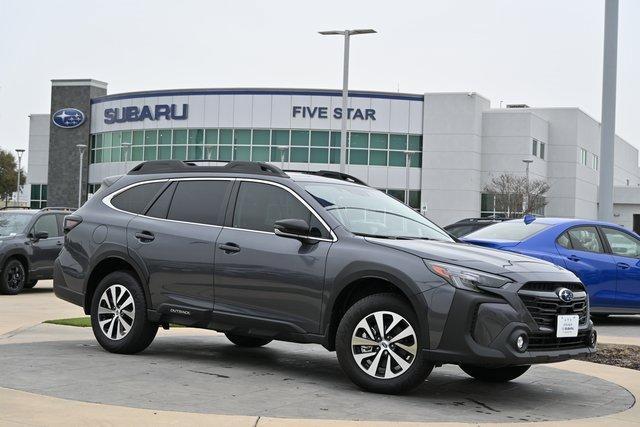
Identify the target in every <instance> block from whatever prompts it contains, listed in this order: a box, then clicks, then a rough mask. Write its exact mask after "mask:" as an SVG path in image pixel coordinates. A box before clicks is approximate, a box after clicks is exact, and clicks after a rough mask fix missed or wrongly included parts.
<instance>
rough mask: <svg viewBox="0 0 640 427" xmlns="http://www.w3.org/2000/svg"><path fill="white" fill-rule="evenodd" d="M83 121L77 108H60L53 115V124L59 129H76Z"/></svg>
mask: <svg viewBox="0 0 640 427" xmlns="http://www.w3.org/2000/svg"><path fill="white" fill-rule="evenodd" d="M84 119H85V116H84V113H83V112H82V111H80V110H78V109H77V108H62V109H60V110H58V111H56V112H55V113H53V124H54V125H56V126H58V127H60V128H67V129H71V128H77V127H78V126H80V125H81V124H83V123H84Z"/></svg>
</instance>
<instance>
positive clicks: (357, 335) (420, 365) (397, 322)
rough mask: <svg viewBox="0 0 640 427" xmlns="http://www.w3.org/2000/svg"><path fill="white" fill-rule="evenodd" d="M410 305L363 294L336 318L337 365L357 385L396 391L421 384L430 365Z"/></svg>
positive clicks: (389, 296) (384, 296)
mask: <svg viewBox="0 0 640 427" xmlns="http://www.w3.org/2000/svg"><path fill="white" fill-rule="evenodd" d="M420 332H421V331H420V326H419V323H418V320H417V318H416V315H415V313H414V312H413V310H412V308H411V306H410V305H409V304H408V303H407V302H406V301H405V300H404V299H402V298H401V297H399V296H397V295H394V294H376V295H371V296H368V297H365V298H363V299H361V300H360V301H358V302H356V303H355V304H354V305H353V306H351V307H350V308H349V309H348V310H347V312H346V313H345V315H344V316H343V317H342V320H341V321H340V325H339V326H338V331H337V334H336V352H337V355H338V361H339V362H340V366H341V367H342V369H343V370H344V372H345V373H346V374H347V376H348V377H349V378H350V379H351V380H352V381H353V382H354V383H355V384H356V385H358V386H359V387H361V388H363V389H365V390H367V391H372V392H375V393H387V394H399V393H404V392H407V391H409V390H411V389H413V388H415V387H417V386H419V385H420V384H422V383H423V382H424V380H425V379H426V378H427V377H428V376H429V374H430V373H431V370H432V369H433V365H432V364H430V363H429V362H428V361H427V360H426V358H425V357H424V356H423V353H422V351H421V349H422V348H423V343H422V342H421V337H422V334H421V333H420Z"/></svg>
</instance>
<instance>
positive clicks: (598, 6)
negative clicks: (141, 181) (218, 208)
mask: <svg viewBox="0 0 640 427" xmlns="http://www.w3.org/2000/svg"><path fill="white" fill-rule="evenodd" d="M603 21H604V0H561V1H560V0H530V1H524V0H520V1H513V0H465V1H462V0H459V1H457V0H446V1H445V0H441V1H424V0H422V1H411V2H410V1H400V0H393V1H391V0H387V1H377V0H376V1H374V0H366V1H354V0H350V1H344V0H343V1H338V0H322V1H314V2H309V1H300V0H297V1H275V0H271V1H265V0H255V1H245V0H234V1H228V2H224V3H223V2H222V1H190V0H179V1H177V0H173V1H158V0H154V1H151V0H149V1H116V0H110V1H88V0H83V1H80V2H65V1H50V0H46V1H45V0H42V1H29V0H15V1H11V0H0V147H3V148H9V149H12V150H13V149H15V148H17V147H24V148H26V147H27V143H28V115H29V114H31V113H48V112H49V101H50V90H51V88H50V85H51V83H50V80H51V79H60V78H93V79H98V80H103V81H105V82H107V83H109V88H108V92H109V93H110V94H113V93H119V92H128V91H136V90H148V89H173V88H193V87H292V88H297V87H305V88H307V87H309V88H340V87H341V79H342V68H341V67H342V62H341V61H342V40H341V39H340V38H338V37H323V36H320V35H318V34H317V31H318V30H325V29H343V28H368V27H370V28H375V29H376V30H378V32H379V34H374V35H363V36H357V37H356V38H354V39H353V40H352V44H351V47H352V48H351V75H350V87H351V88H352V89H365V90H383V91H398V90H400V91H402V92H415V93H424V92H451V91H464V92H468V91H474V92H478V93H480V94H482V95H484V96H486V97H488V98H489V99H490V100H491V102H492V106H493V107H498V106H499V103H500V101H504V103H526V104H529V105H531V106H535V107H557V106H578V107H580V108H582V109H583V110H584V111H586V112H587V113H588V114H590V115H591V116H593V117H595V118H596V119H598V120H599V118H600V102H601V79H602V44H603ZM639 22H640V1H637V0H620V27H619V47H618V103H617V104H618V106H617V111H618V115H617V123H616V128H617V133H618V134H619V135H620V136H622V137H623V138H625V139H627V140H628V141H629V142H631V143H632V144H634V145H636V146H637V147H639V148H640V115H639V113H638V108H637V105H636V101H638V100H639V99H640V25H638V23H639ZM634 58H635V60H634Z"/></svg>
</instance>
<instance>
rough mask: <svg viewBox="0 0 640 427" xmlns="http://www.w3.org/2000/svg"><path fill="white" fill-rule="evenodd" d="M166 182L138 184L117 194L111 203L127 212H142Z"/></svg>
mask: <svg viewBox="0 0 640 427" xmlns="http://www.w3.org/2000/svg"><path fill="white" fill-rule="evenodd" d="M164 184H165V183H164V182H152V183H149V184H142V185H137V186H135V187H132V188H130V189H128V190H125V191H123V192H122V193H120V194H118V195H117V196H115V197H114V198H113V199H111V204H112V205H113V206H115V207H116V208H118V209H121V210H123V211H126V212H131V213H136V214H138V213H141V212H142V210H143V209H144V208H145V207H146V206H147V205H148V204H149V202H150V201H151V200H152V199H153V198H154V197H155V195H156V194H157V193H158V191H159V190H160V189H161V188H162V187H163V186H164Z"/></svg>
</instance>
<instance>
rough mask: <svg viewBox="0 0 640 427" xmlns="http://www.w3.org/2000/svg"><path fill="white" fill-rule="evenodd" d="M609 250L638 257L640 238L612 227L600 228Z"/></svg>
mask: <svg viewBox="0 0 640 427" xmlns="http://www.w3.org/2000/svg"><path fill="white" fill-rule="evenodd" d="M602 231H603V232H604V235H605V237H606V238H607V242H609V247H610V248H611V252H613V253H614V254H616V255H620V256H626V257H630V258H640V240H638V239H637V238H635V237H633V236H631V235H630V234H627V233H625V232H624V231H620V230H615V229H613V228H602Z"/></svg>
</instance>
